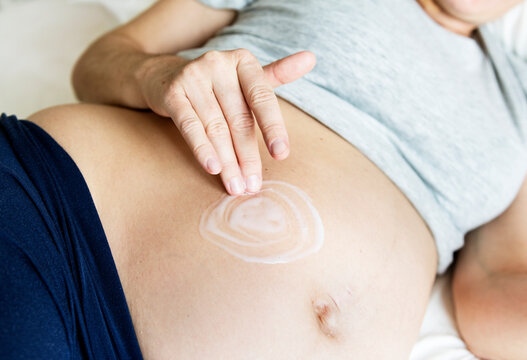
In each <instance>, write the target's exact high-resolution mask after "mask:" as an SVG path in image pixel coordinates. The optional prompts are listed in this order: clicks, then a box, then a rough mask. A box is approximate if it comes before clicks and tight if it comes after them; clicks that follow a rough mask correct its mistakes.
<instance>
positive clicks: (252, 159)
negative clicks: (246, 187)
mask: <svg viewBox="0 0 527 360" xmlns="http://www.w3.org/2000/svg"><path fill="white" fill-rule="evenodd" d="M239 160H240V166H242V167H244V168H259V167H260V164H261V160H260V157H258V156H255V155H243V156H240V159H239Z"/></svg>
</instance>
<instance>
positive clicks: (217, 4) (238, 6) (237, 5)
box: [199, 0, 255, 10]
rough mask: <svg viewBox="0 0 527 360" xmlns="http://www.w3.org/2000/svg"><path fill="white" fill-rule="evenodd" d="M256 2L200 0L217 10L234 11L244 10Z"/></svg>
mask: <svg viewBox="0 0 527 360" xmlns="http://www.w3.org/2000/svg"><path fill="white" fill-rule="evenodd" d="M254 1H255V0H199V2H201V3H202V4H204V5H207V6H210V7H212V8H215V9H234V10H242V9H243V8H245V7H246V6H248V5H250V4H251V3H253V2H254Z"/></svg>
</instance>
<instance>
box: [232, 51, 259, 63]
mask: <svg viewBox="0 0 527 360" xmlns="http://www.w3.org/2000/svg"><path fill="white" fill-rule="evenodd" d="M234 51H235V53H236V55H237V56H238V58H239V59H243V60H246V61H254V60H256V57H255V56H254V55H253V53H252V52H250V51H249V50H247V49H245V48H240V49H236V50H234Z"/></svg>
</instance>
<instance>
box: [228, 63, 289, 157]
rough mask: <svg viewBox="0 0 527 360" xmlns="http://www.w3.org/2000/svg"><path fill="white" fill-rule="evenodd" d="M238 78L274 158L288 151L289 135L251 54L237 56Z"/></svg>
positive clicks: (269, 89)
mask: <svg viewBox="0 0 527 360" xmlns="http://www.w3.org/2000/svg"><path fill="white" fill-rule="evenodd" d="M237 71H238V80H239V81H240V86H241V88H242V91H243V95H244V96H245V99H246V101H247V104H248V105H249V107H250V108H251V110H252V112H253V113H254V117H255V118H256V121H257V123H258V125H259V127H260V130H261V131H262V134H263V137H264V141H265V143H266V145H267V148H268V149H269V153H270V154H271V155H272V156H273V157H274V158H275V159H278V160H282V159H285V158H286V157H287V156H288V155H289V138H288V136H287V131H286V129H285V124H284V119H283V118H282V112H281V111H280V106H279V105H278V99H277V98H276V95H275V93H274V91H273V89H272V87H271V85H270V84H269V83H268V82H267V80H266V76H265V73H264V71H263V69H262V66H261V65H260V64H259V63H258V60H257V59H256V58H255V57H254V56H252V55H250V56H249V55H246V56H245V55H244V56H242V57H240V60H239V63H238V67H237Z"/></svg>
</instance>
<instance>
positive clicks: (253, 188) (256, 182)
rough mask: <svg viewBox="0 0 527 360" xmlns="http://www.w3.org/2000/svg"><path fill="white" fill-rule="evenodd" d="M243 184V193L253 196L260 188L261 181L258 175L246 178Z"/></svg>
mask: <svg viewBox="0 0 527 360" xmlns="http://www.w3.org/2000/svg"><path fill="white" fill-rule="evenodd" d="M245 183H246V184H247V187H246V189H245V191H246V192H247V193H250V194H255V193H257V192H259V191H260V189H261V188H262V180H261V177H260V176H258V175H251V176H248V177H247V179H246V180H245Z"/></svg>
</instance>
